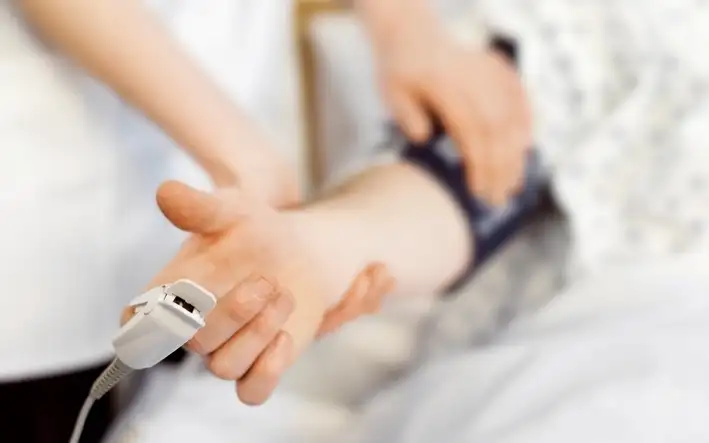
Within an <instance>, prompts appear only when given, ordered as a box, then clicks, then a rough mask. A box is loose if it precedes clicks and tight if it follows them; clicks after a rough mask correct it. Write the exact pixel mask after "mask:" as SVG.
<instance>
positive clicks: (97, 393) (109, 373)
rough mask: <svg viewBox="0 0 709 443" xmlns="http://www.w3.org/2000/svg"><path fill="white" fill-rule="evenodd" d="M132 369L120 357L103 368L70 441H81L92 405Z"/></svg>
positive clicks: (71, 442)
mask: <svg viewBox="0 0 709 443" xmlns="http://www.w3.org/2000/svg"><path fill="white" fill-rule="evenodd" d="M132 371H133V369H131V368H130V367H129V366H128V365H126V364H125V363H123V362H122V361H121V360H120V359H118V358H116V359H114V360H113V361H112V362H111V364H110V365H108V367H107V368H106V369H104V370H103V372H102V373H101V375H99V376H98V378H97V379H96V381H95V382H94V384H93V385H92V386H91V391H89V395H88V396H87V397H86V400H85V401H84V405H83V406H82V407H81V411H80V412H79V417H78V418H77V419H76V423H75V424H74V431H73V432H72V433H71V439H70V440H69V443H79V440H80V439H81V433H82V432H83V431H84V426H85V425H86V419H87V418H88V416H89V412H91V407H92V406H93V405H94V403H96V402H97V401H98V400H99V399H101V397H103V396H104V395H106V394H107V393H108V391H110V390H111V389H112V388H113V387H114V386H116V385H117V384H118V382H119V381H121V380H122V379H123V377H125V376H126V375H128V374H130V373H131V372H132Z"/></svg>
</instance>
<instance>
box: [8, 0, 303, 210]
mask: <svg viewBox="0 0 709 443" xmlns="http://www.w3.org/2000/svg"><path fill="white" fill-rule="evenodd" d="M18 5H19V6H20V7H21V9H22V11H23V13H24V15H25V17H26V19H27V20H28V21H29V22H30V23H31V24H32V25H34V26H35V27H36V28H37V29H38V30H39V32H40V34H41V35H42V36H43V37H44V38H45V39H46V40H47V41H48V42H49V43H50V44H52V45H54V46H56V47H57V48H58V49H60V50H61V51H63V52H64V53H65V54H66V55H68V56H69V57H71V58H72V59H73V60H74V61H75V62H77V63H78V64H79V65H80V66H81V67H83V68H84V69H86V70H87V71H89V72H90V73H91V74H92V75H94V76H96V77H97V78H98V79H99V80H101V81H103V82H104V83H106V84H107V85H108V86H109V87H111V88H112V89H113V90H115V91H116V92H117V93H118V94H119V95H120V96H121V97H122V98H123V99H125V100H126V101H128V102H130V103H131V104H132V105H134V106H136V107H137V108H138V109H139V110H140V111H142V112H143V113H144V114H145V115H146V116H147V117H149V118H150V119H152V120H153V121H154V122H155V123H157V124H158V125H159V126H160V127H162V129H163V130H164V131H165V132H166V133H167V134H168V135H169V136H170V137H172V138H173V140H175V141H176V142H177V143H178V144H179V145H181V146H182V147H183V148H185V149H186V150H187V151H189V153H190V154H191V155H192V156H193V157H194V158H195V159H196V160H197V161H198V162H199V163H200V164H201V165H202V166H203V167H204V168H205V170H206V171H207V172H208V173H209V174H210V175H211V177H212V178H213V180H214V181H215V183H216V184H217V185H221V186H225V185H233V184H240V185H242V186H243V187H246V188H248V190H249V191H252V192H253V193H256V194H258V195H260V196H264V197H265V198H266V199H267V200H268V201H270V202H271V203H276V204H278V203H283V200H289V199H291V198H290V197H291V196H290V195H288V196H285V195H284V194H290V193H294V192H295V191H296V189H295V187H294V179H291V176H290V174H289V171H288V170H287V168H286V166H285V165H284V164H283V163H282V160H281V159H280V158H279V157H278V156H277V155H276V154H275V153H274V152H272V151H271V147H270V143H269V142H268V140H266V139H265V138H264V137H263V136H262V135H261V134H260V133H259V131H258V130H257V129H256V128H255V127H254V125H253V124H252V123H251V122H249V121H248V119H247V118H246V117H245V116H244V115H243V114H242V113H241V112H240V110H239V109H238V108H237V107H236V106H235V105H234V103H232V102H231V100H230V99H229V98H228V97H227V96H226V95H225V94H224V93H223V92H222V91H220V90H219V88H217V86H216V85H215V84H214V83H213V82H212V81H211V79H210V78H209V77H208V76H207V75H206V74H205V73H204V72H202V70H200V69H199V67H198V66H197V64H196V63H194V61H193V60H192V59H191V58H190V57H189V56H188V55H187V54H186V53H185V52H184V51H182V49H181V48H180V46H179V44H178V42H177V41H175V40H174V39H173V38H172V37H171V35H170V34H169V32H167V30H166V29H164V28H163V27H162V26H161V24H160V23H159V21H158V20H157V19H156V18H155V17H153V15H152V14H151V13H150V11H149V10H148V9H147V6H145V5H144V2H142V1H138V0H20V1H18ZM286 177H288V178H286ZM289 203H290V202H289Z"/></svg>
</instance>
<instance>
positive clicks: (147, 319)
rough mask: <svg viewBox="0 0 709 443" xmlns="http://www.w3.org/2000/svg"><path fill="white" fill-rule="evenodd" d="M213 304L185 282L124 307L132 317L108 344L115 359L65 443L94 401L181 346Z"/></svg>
mask: <svg viewBox="0 0 709 443" xmlns="http://www.w3.org/2000/svg"><path fill="white" fill-rule="evenodd" d="M216 303H217V300H216V297H214V294H212V293H210V292H209V291H207V290H206V289H204V288H202V287H201V286H199V285H197V284H195V283H193V282H191V281H189V280H178V281H176V282H175V283H173V284H171V285H163V286H159V287H157V288H153V289H151V290H150V291H148V292H146V293H144V294H142V295H140V296H138V297H136V298H135V299H133V301H131V303H130V304H129V306H130V307H132V308H134V310H135V312H134V315H133V317H131V319H130V320H128V322H127V323H126V324H124V325H123V327H121V329H120V330H119V331H118V334H117V335H116V337H115V338H114V339H113V348H114V349H115V350H116V358H115V359H114V360H113V362H111V364H110V365H108V367H107V368H106V369H105V370H104V371H103V372H102V373H101V375H100V376H99V377H98V378H97V379H96V381H95V382H94V384H93V385H92V386H91V391H89V395H88V397H87V398H86V401H85V402H84V405H83V406H82V407H81V411H80V412H79V417H78V418H77V420H76V424H75V425H74V431H73V432H72V435H71V439H70V440H69V443H79V440H80V438H81V433H82V432H83V429H84V425H85V424H86V419H87V418H88V415H89V412H90V411H91V407H92V406H93V404H94V403H95V402H96V401H98V400H99V399H100V398H101V397H103V396H104V395H106V394H107V393H108V391H110V390H111V389H113V387H114V386H115V385H117V384H118V382H119V381H121V380H122V379H123V378H124V377H125V376H126V375H128V374H130V373H131V372H132V371H133V370H140V369H146V368H150V367H152V366H154V365H156V364H158V363H160V362H161V361H162V360H163V359H164V358H165V357H167V356H168V355H170V354H172V353H173V352H175V351H176V350H177V349H179V348H180V347H182V346H183V345H184V344H185V343H187V342H188V341H189V340H190V339H191V338H192V337H194V335H195V333H197V331H198V330H199V329H201V328H202V327H203V326H204V318H205V317H206V315H207V314H208V313H209V312H210V311H211V310H212V308H214V305H215V304H216Z"/></svg>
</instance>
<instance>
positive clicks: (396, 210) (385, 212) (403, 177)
mask: <svg viewBox="0 0 709 443" xmlns="http://www.w3.org/2000/svg"><path fill="white" fill-rule="evenodd" d="M288 216H289V217H291V218H292V220H293V223H294V224H295V225H296V226H298V229H299V231H300V232H301V233H302V235H303V236H304V237H306V238H307V239H308V241H309V242H310V244H311V247H312V248H313V249H314V250H315V251H316V252H317V255H318V256H320V257H322V258H323V259H324V261H323V263H322V266H323V268H322V272H325V273H327V274H329V275H330V276H331V278H334V279H336V280H337V281H338V282H339V287H340V288H341V291H340V292H344V289H345V288H347V285H349V282H350V281H351V280H352V278H353V276H354V275H356V273H357V271H358V270H359V269H362V268H363V267H364V266H365V265H366V264H367V263H369V262H372V261H376V262H381V263H384V264H385V265H386V266H387V268H388V270H389V272H390V273H391V276H392V277H394V279H395V280H396V282H397V285H396V288H397V289H396V292H397V293H400V294H420V293H435V292H437V291H439V290H441V289H442V288H444V287H445V286H447V285H448V284H450V283H451V282H452V281H453V280H454V279H455V278H456V277H457V276H458V275H459V274H460V273H461V271H462V270H463V269H464V268H465V266H466V265H467V264H468V261H469V259H470V256H471V251H470V248H471V241H470V234H469V232H468V229H469V228H468V226H467V224H466V221H465V218H464V217H463V215H462V214H461V211H460V209H459V208H458V206H457V205H456V203H455V202H454V201H453V199H452V198H451V197H450V196H449V194H448V192H447V191H446V190H444V189H443V187H442V186H441V185H440V184H438V183H437V182H436V181H434V179H433V178H431V177H430V176H429V175H428V174H427V173H425V172H423V171H422V170H420V169H419V168H417V167H416V166H413V165H410V164H407V163H403V162H402V163H396V164H391V165H385V166H377V167H374V168H372V169H369V170H367V171H365V172H363V173H362V174H360V175H358V176H356V177H353V178H352V179H350V180H349V181H348V182H346V183H345V184H344V185H342V186H341V187H339V188H337V189H335V190H334V191H333V192H332V193H331V194H330V195H328V196H326V197H325V198H322V199H320V200H318V201H315V202H312V203H310V204H308V205H307V206H305V207H304V208H302V209H299V210H296V211H292V212H290V213H288Z"/></svg>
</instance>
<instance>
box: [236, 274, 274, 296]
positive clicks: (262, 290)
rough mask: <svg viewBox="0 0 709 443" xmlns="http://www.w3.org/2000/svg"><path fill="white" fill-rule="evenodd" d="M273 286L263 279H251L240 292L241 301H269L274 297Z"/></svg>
mask: <svg viewBox="0 0 709 443" xmlns="http://www.w3.org/2000/svg"><path fill="white" fill-rule="evenodd" d="M273 292H274V291H273V286H272V285H271V284H270V283H269V282H268V280H266V279H265V278H263V277H258V278H255V279H251V280H248V281H246V282H245V283H243V285H242V287H241V290H240V291H239V300H240V301H244V302H248V301H249V300H251V299H257V300H261V301H263V300H268V299H270V298H272V297H273Z"/></svg>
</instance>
